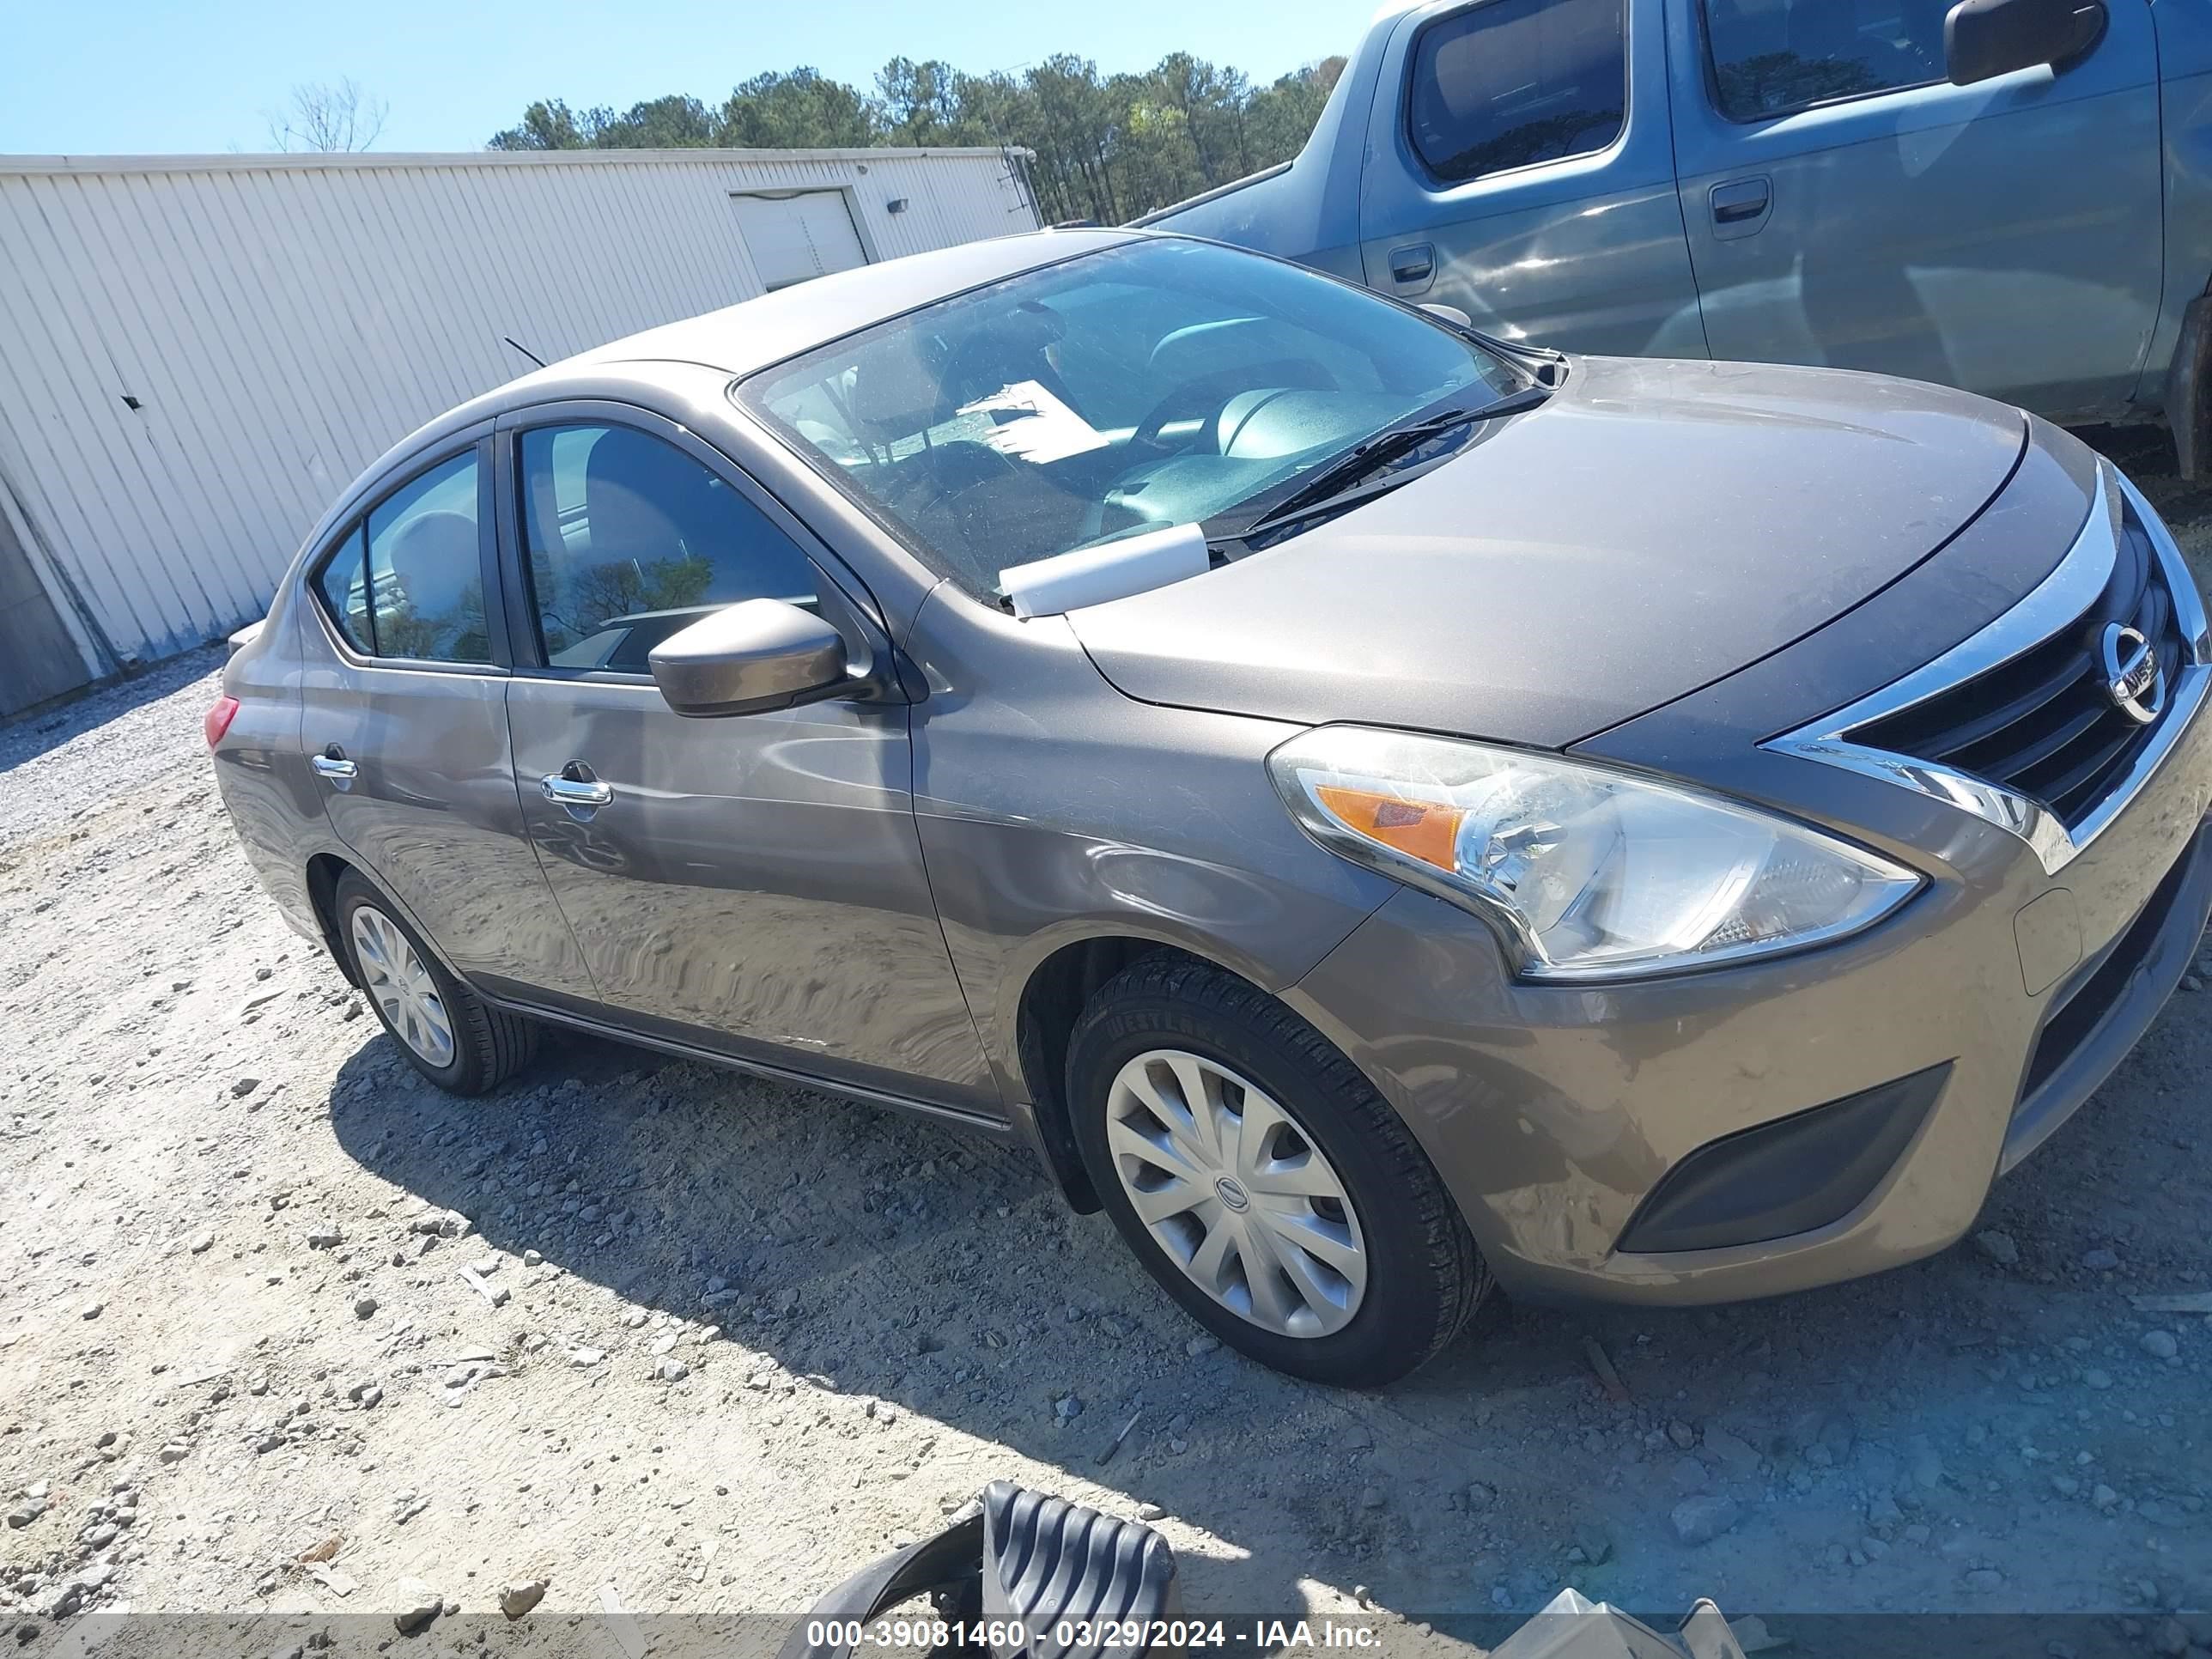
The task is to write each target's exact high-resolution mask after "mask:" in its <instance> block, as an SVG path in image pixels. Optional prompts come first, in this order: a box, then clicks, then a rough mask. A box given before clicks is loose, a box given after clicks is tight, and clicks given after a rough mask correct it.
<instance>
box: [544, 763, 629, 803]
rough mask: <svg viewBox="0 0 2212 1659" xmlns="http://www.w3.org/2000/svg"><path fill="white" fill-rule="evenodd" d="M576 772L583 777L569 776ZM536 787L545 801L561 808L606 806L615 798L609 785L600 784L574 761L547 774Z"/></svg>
mask: <svg viewBox="0 0 2212 1659" xmlns="http://www.w3.org/2000/svg"><path fill="white" fill-rule="evenodd" d="M577 772H580V773H583V774H584V775H583V776H581V777H574V776H571V775H570V774H572V773H577ZM538 789H539V790H540V791H541V792H542V793H544V797H545V799H548V800H550V801H552V802H554V803H555V804H556V805H561V806H606V805H611V804H612V802H613V800H614V798H615V792H614V787H613V786H612V785H611V784H605V783H602V782H600V781H599V780H598V779H597V778H595V777H592V775H590V769H589V768H588V767H586V766H583V765H580V764H579V763H577V762H575V761H570V762H569V763H568V765H566V766H564V767H562V769H561V770H559V771H558V772H548V773H547V774H546V775H544V777H542V778H540V779H538Z"/></svg>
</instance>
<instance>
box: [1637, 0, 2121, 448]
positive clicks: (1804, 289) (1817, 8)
mask: <svg viewBox="0 0 2212 1659" xmlns="http://www.w3.org/2000/svg"><path fill="white" fill-rule="evenodd" d="M1669 5H1670V7H1671V10H1672V15H1671V16H1670V18H1669V30H1670V34H1669V40H1670V44H1671V46H1672V47H1673V57H1674V117H1675V132H1676V143H1677V146H1678V149H1679V151H1680V170H1681V175H1682V180H1681V191H1682V213H1683V216H1684V218H1685V220H1686V222H1687V224H1688V226H1689V230H1690V249H1691V253H1692V258H1693V259H1694V260H1695V262H1696V265H1697V273H1698V287H1699V293H1700V295H1701V296H1702V301H1703V306H1704V310H1705V333H1706V336H1707V337H1708V339H1709V340H1710V342H1711V346H1712V353H1713V356H1716V357H1726V358H1738V359H1752V360H1758V361H1764V362H1793V363H1818V364H1826V365H1831V366H1832V367H1835V368H1860V369H1872V370H1876V371H1879V372H1881V373H1883V374H1901V375H1905V376H1908V377H1910V378H1912V379H1915V380H1936V381H1941V382H1942V383H1943V384H1945V385H1947V386H1963V387H1964V388H1966V390H1967V391H1970V392H1984V393H1986V394H1988V395H1990V396H1992V397H1996V398H2003V399H2005V400H2006V401H2008V402H2011V403H2017V404H2025V405H2026V406H2027V407H2028V408H2030V409H2033V410H2036V411H2037V412H2038V413H2039V414H2044V415H2048V416H2053V417H2054V418H2058V419H2087V418H2090V417H2093V416H2105V415H2111V414H2114V413H2117V412H2118V410H2120V408H2121V406H2122V405H2123V404H2125V402H2126V401H2127V398H2128V397H2129V395H2130V392H2132V390H2133V388H2134V386H2135V383H2136V373H2137V370H2138V368H2140V366H2141V364H2142V360H2143V354H2144V351H2145V349H2146V348H2147V346H2148V343H2149V339H2150V334H2151V330H2152V327H2153V325H2154V324H2155V323H2156V321H2157V319H2158V307H2159V295H2160V282H2161V266H2162V263H2163V228H2162V222H2161V217H2160V215H2161V212H2162V209H2161V205H2160V159H2159V94H2158V86H2157V79H2158V71H2157V63H2158V58H2157V50H2156V46H2155V43H2154V40H2153V38H2152V33H2151V17H2150V8H2149V7H2148V5H2147V4H2145V3H2144V0H2111V4H2110V12H2111V26H2110V27H2109V29H2108V31H2107V33H2106V37H2105V39H2104V40H2103V41H2102V42H2100V44H2099V45H2098V46H2097V47H2096V49H2095V50H2094V51H2093V52H2091V53H2090V54H2089V56H2088V57H2087V58H2085V59H2084V60H2082V61H2081V62H2080V63H2078V64H2073V65H2070V66H2069V67H2068V68H2067V69H2066V70H2063V71H2062V72H2058V73H2056V74H2054V73H2053V71H2051V70H2050V69H2048V68H2039V69H2032V70H2021V71H2020V72H2018V73H2016V74H2013V75H2008V76H2000V77H1999V78H1997V79H1996V80H1994V81H1989V82H1984V83H1982V84H1980V85H1978V86H1972V87H1954V86H1953V85H1951V84H1950V82H1948V80H1946V79H1945V78H1944V72H1945V65H1944V52H1943V21H1944V17H1945V15H1946V14H1947V13H1948V11H1949V10H1950V9H1951V5H1952V0H1669Z"/></svg>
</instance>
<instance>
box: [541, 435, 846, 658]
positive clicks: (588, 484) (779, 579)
mask: <svg viewBox="0 0 2212 1659" xmlns="http://www.w3.org/2000/svg"><path fill="white" fill-rule="evenodd" d="M522 489H523V507H522V521H523V539H524V552H525V554H526V556H527V558H528V561H529V568H530V588H531V595H532V603H533V605H534V608H535V609H536V611H537V613H538V635H539V641H540V643H541V644H542V645H543V646H544V652H545V660H546V662H547V663H548V664H549V665H551V666H553V667H556V668H571V669H578V670H591V669H599V670H605V671H614V672H623V673H633V674H643V673H647V672H649V671H650V665H649V663H648V662H647V656H648V653H651V651H652V649H653V647H654V646H656V645H658V644H659V643H660V641H663V640H665V639H666V638H667V637H668V636H669V635H671V634H674V633H676V632H678V631H679V630H680V629H684V627H686V626H688V625H689V624H690V623H694V622H696V621H697V620H698V619H699V618H700V617H702V616H704V615H706V614H707V613H708V611H715V610H719V609H720V607H721V606H723V605H734V604H736V603H738V601H739V600H741V599H784V600H787V601H788V602H790V603H791V604H793V605H802V606H805V607H806V608H807V609H810V610H812V609H814V608H816V606H817V600H818V597H819V596H818V594H817V581H818V580H819V579H818V577H817V574H816V573H815V568H814V565H813V562H812V561H811V560H810V559H808V558H807V556H806V555H805V553H803V552H802V551H800V550H799V547H798V545H797V544H795V543H794V542H793V541H792V539H791V538H789V537H788V536H786V535H785V534H784V533H783V532H781V530H779V529H777V528H776V526H775V525H774V524H772V523H771V522H770V521H769V519H768V516H767V515H766V514H765V513H763V512H762V511H761V510H760V509H759V508H758V507H755V506H754V505H753V504H752V503H751V502H750V501H747V500H746V499H745V498H744V496H743V495H740V494H739V493H738V491H737V490H735V489H732V488H731V486H730V485H729V484H727V483H725V482H723V480H722V479H721V478H720V477H716V476H715V475H714V473H713V472H710V471H708V470H707V469H706V468H705V467H703V466H702V465H700V464H699V463H698V462H697V461H696V460H694V459H691V457H690V456H689V455H687V454H685V453H684V452H683V451H682V450H680V449H678V448H677V447H675V446H674V445H673V444H670V443H665V442H664V441H661V440H660V439H659V438H655V437H653V436H650V435H647V434H646V433H643V432H639V431H637V430H635V428H629V427H621V426H556V427H539V428H534V429H532V430H531V431H528V432H525V433H524V434H523V435H522Z"/></svg>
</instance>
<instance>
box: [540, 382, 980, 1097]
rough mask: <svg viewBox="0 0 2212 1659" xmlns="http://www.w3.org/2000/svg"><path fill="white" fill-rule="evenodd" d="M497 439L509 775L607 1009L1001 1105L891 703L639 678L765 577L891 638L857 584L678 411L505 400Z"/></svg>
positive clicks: (754, 1050) (670, 1031)
mask: <svg viewBox="0 0 2212 1659" xmlns="http://www.w3.org/2000/svg"><path fill="white" fill-rule="evenodd" d="M501 445H502V457H501V461H502V465H504V466H506V467H507V468H508V469H509V470H510V472H511V474H512V476H513V485H512V486H511V487H510V488H508V489H504V490H502V492H501V494H502V496H503V498H504V499H506V500H507V501H512V502H513V503H515V504H516V510H515V511H513V512H512V513H510V514H509V523H508V526H507V527H506V528H505V529H503V531H502V537H503V538H504V539H506V540H507V541H508V543H509V544H510V551H509V552H508V554H507V559H508V562H509V563H508V568H510V569H511V570H513V572H514V573H515V574H516V577H517V580H515V581H514V583H513V590H514V592H515V593H516V595H517V597H518V599H520V604H519V605H517V606H516V607H515V608H514V612H513V617H512V622H511V631H512V632H513V634H514V635H516V649H517V659H516V670H515V673H514V677H513V683H512V684H511V685H510V686H509V688H508V693H507V719H508V724H509V726H510V728H511V730H512V732H513V744H514V757H513V765H514V775H513V781H511V783H510V789H519V790H520V794H521V798H522V802H523V812H524V815H525V817H526V819H527V821H528V824H529V830H530V836H531V839H532V842H534V843H535V845H536V847H537V849H538V857H539V859H540V860H541V861H542V863H543V865H544V871H545V875H546V878H547V879H548V880H549V881H550V883H551V885H552V888H553V890H554V892H555V894H556V896H558V898H559V901H560V904H561V908H562V910H563V911H564V912H565V913H566V915H567V916H568V921H570V923H571V924H573V926H574V930H575V934H576V937H577V939H579V941H580V943H581V945H582V947H583V950H584V952H585V956H586V961H587V963H588V964H589V966H590V969H591V972H592V978H593V980H594V981H595V982H596V983H597V985H598V986H599V994H600V996H601V999H602V1000H603V1001H604V1003H605V1005H606V1006H607V1007H608V1008H609V1009H610V1010H611V1011H613V1013H614V1017H615V1018H616V1019H617V1021H618V1023H620V1024H623V1025H625V1026H627V1027H630V1028H632V1029H635V1030H638V1031H640V1032H641V1033H643V1034H646V1035H648V1036H659V1037H662V1038H665V1039H668V1040H671V1041H676V1042H686V1043H690V1044H694V1045H696V1046H699V1047H702V1048H710V1049H714V1050H717V1051H720V1052H722V1053H725V1054H730V1055H732V1056H735V1057H737V1058H739V1059H744V1060H752V1061H754V1062H756V1063H758V1064H763V1065H771V1066H779V1067H782V1068H785V1069H789V1070H793V1071H798V1072H803V1073H808V1074H810V1075H815V1076H823V1077H828V1078H832V1079H836V1080H838V1081H840V1082H842V1083H844V1084H846V1085H848V1086H852V1087H854V1088H858V1089H860V1090H863V1091H878V1092H882V1093H887V1094H891V1095H895V1096H898V1097H902V1098H905V1099H908V1100H915V1099H918V1100H920V1101H921V1102H922V1103H926V1104H933V1105H938V1106H940V1107H948V1108H951V1109H955V1110H957V1111H959V1112H962V1113H963V1114H967V1115H994V1116H995V1115H1000V1107H999V1104H998V1096H997V1093H996V1091H995V1088H994V1085H992V1082H991V1079H990V1077H989V1073H988V1071H987V1067H986V1066H985V1063H984V1060H983V1053H982V1045H981V1042H980V1041H979V1039H978V1038H977V1036H976V1035H975V1025H974V1023H973V1022H972V1021H971V1020H970V1018H969V1014H968V1008H967V1004H966V1001H965V1000H964V999H963V996H962V994H961V991H960V987H959V984H958V981H957V980H956V979H955V977H954V975H953V970H952V962H951V955H950V953H949V952H948V951H947V950H946V948H945V936H944V933H943V931H942V930H941V928H940V927H939V925H938V920H937V908H936V904H935V902H934V901H933V898H932V896H931V894H930V890H929V883H928V879H927V875H926V873H925V872H924V870H923V868H922V861H921V836H920V833H919V831H918V830H917V829H916V827H915V817H914V803H913V794H912V790H913V764H914V763H913V752H912V746H911V744H910V741H909V733H908V710H907V706H906V704H905V703H904V702H902V701H896V700H891V699H888V698H887V699H885V700H882V701H857V700H843V701H832V702H816V703H810V704H807V705H805V706H804V707H801V708H788V709H782V710H779V711H775V712H773V713H768V714H747V715H741V716H737V717H734V718H730V719H721V720H702V719H688V718H686V717H684V716H683V715H680V714H676V713H675V712H674V711H672V710H671V708H669V707H668V705H667V704H666V703H665V702H663V701H662V700H661V696H660V693H659V689H658V688H657V687H656V686H655V685H654V684H653V678H652V675H651V670H650V665H649V662H648V657H649V653H650V652H651V650H652V647H653V646H654V645H655V644H657V643H658V642H659V641H661V640H663V639H665V638H666V637H668V635H671V634H672V633H674V632H676V631H677V630H678V629H681V628H683V627H684V626H685V625H686V624H687V623H690V622H693V621H696V619H697V618H698V617H701V616H703V615H706V614H708V612H710V611H713V610H714V609H716V608H718V607H719V606H721V605H729V604H733V603H735V602H737V601H739V600H743V599H763V598H767V599H783V600H786V601H787V602H789V603H792V604H795V605H800V606H802V607H803V608H805V609H807V610H810V611H813V612H815V614H817V615H818V616H820V617H823V619H824V620H826V621H829V622H830V623H832V624H833V625H835V626H836V628H837V629H839V631H840V632H842V633H843V634H844V635H846V638H847V644H848V651H849V652H850V653H852V656H853V659H854V661H855V662H863V663H865V662H871V661H872V662H882V661H884V659H885V655H886V653H888V651H889V649H890V646H889V641H888V640H887V639H886V638H885V636H884V633H883V631H882V629H881V628H880V627H879V626H878V623H877V620H876V619H875V618H874V617H873V616H872V613H871V611H870V608H869V606H868V605H867V602H866V597H865V594H864V592H856V591H854V589H856V588H857V584H855V585H854V586H853V587H848V586H843V585H842V584H841V583H840V582H839V581H838V580H835V579H833V578H832V577H831V576H830V575H829V574H827V570H826V568H825V567H827V566H828V565H829V564H830V563H832V562H833V561H831V560H830V558H829V555H828V553H827V552H826V551H825V550H823V549H822V548H821V547H820V546H819V545H818V544H817V543H815V542H814V540H813V539H812V538H811V537H810V536H809V535H808V534H807V533H806V532H805V530H804V528H803V527H802V526H799V523H798V521H797V520H794V519H792V518H791V517H790V516H789V515H788V514H787V513H785V512H784V511H783V509H782V508H781V507H780V506H779V505H777V504H776V503H775V501H773V500H771V499H770V498H769V496H768V495H766V493H765V492H763V491H762V490H761V489H759V488H758V486H757V485H756V484H754V483H752V481H751V480H750V479H749V478H747V477H745V476H744V474H743V473H741V472H739V471H738V470H737V469H736V468H734V467H733V466H732V465H730V464H729V463H728V462H727V460H726V459H724V458H722V457H721V456H720V455H719V454H717V453H715V452H714V451H713V450H712V449H710V448H708V446H706V445H705V444H704V443H702V442H701V441H699V440H698V439H697V438H696V437H695V436H693V435H691V434H690V433H689V432H687V431H685V430H684V428H682V427H680V426H678V425H677V424H675V423H674V422H670V421H665V420H663V419H661V418H659V417H658V416H653V415H651V414H648V413H647V412H646V411H644V410H639V409H635V408H632V407H629V406H627V405H622V404H600V403H589V402H580V403H568V404H556V405H549V406H544V407H541V408H538V409H535V410H526V411H524V412H523V413H521V414H519V415H516V416H507V417H504V418H503V420H502V422H501ZM586 794H588V796H589V797H590V798H589V799H585V798H584V796H585V795H586Z"/></svg>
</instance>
